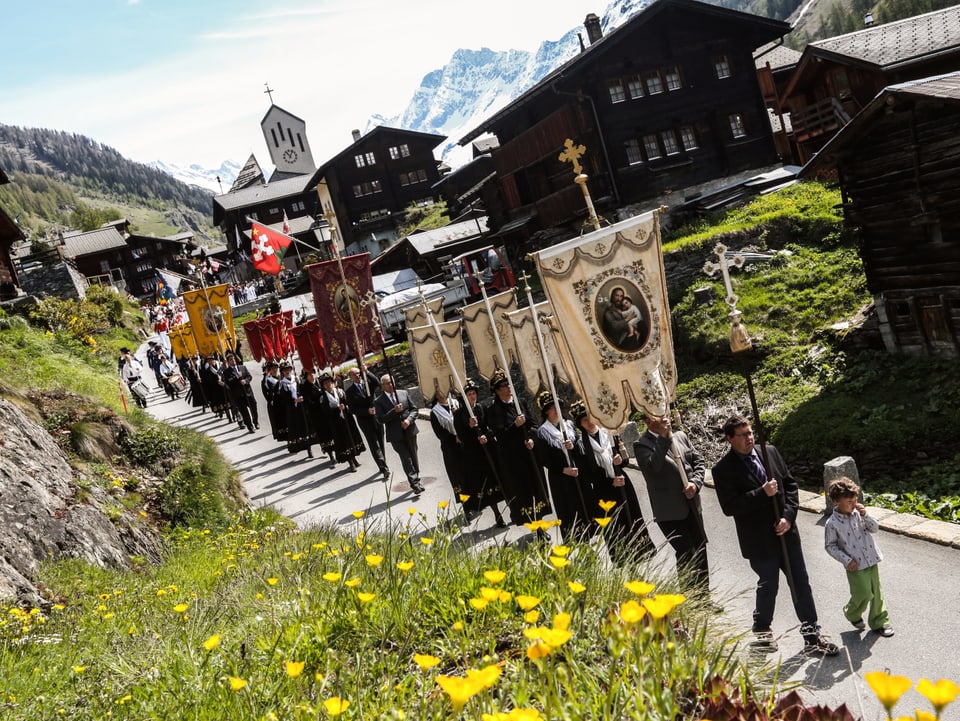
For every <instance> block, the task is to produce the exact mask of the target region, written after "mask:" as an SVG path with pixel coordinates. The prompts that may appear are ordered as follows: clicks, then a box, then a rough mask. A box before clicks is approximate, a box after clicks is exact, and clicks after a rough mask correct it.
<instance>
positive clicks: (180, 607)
mask: <svg viewBox="0 0 960 721" xmlns="http://www.w3.org/2000/svg"><path fill="white" fill-rule="evenodd" d="M188 608H190V607H189V606H188V605H187V604H185V603H178V604H177V605H176V606H174V607H173V610H174V611H176V612H177V613H183V612H184V611H186V610H187V609H188Z"/></svg>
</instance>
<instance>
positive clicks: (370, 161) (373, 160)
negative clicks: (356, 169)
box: [363, 153, 377, 165]
mask: <svg viewBox="0 0 960 721" xmlns="http://www.w3.org/2000/svg"><path fill="white" fill-rule="evenodd" d="M363 157H364V159H365V160H366V161H367V165H373V164H374V163H376V162H377V156H376V155H374V154H373V153H364V154H363Z"/></svg>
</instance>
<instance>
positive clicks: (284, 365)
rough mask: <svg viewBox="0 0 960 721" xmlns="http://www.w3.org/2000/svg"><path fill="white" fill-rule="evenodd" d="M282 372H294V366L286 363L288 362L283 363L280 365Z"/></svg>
mask: <svg viewBox="0 0 960 721" xmlns="http://www.w3.org/2000/svg"><path fill="white" fill-rule="evenodd" d="M280 370H282V371H289V370H293V365H291V364H290V363H286V362H284V363H281V364H280Z"/></svg>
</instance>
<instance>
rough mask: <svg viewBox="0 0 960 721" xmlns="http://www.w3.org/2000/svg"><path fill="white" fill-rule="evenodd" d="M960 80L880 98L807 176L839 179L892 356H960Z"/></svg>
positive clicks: (956, 76) (906, 87) (898, 88)
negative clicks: (833, 174) (912, 354)
mask: <svg viewBox="0 0 960 721" xmlns="http://www.w3.org/2000/svg"><path fill="white" fill-rule="evenodd" d="M958 127H960V72H955V73H950V74H947V75H941V76H935V77H931V78H924V79H921V80H912V81H908V82H906V83H901V84H898V85H892V86H890V87H888V88H886V89H884V90H883V91H882V92H880V93H879V94H878V95H877V96H876V97H875V98H874V99H873V100H872V101H871V102H870V103H868V104H867V106H866V107H865V108H864V109H863V110H861V111H860V112H859V113H858V114H857V115H856V116H855V117H854V118H853V119H852V120H851V121H850V122H849V123H847V124H846V125H845V126H844V127H843V129H842V130H841V131H840V132H839V133H837V135H836V136H834V137H833V138H832V139H831V140H830V141H829V142H828V143H827V144H826V145H825V146H824V147H823V148H822V150H821V151H820V152H819V153H818V154H817V155H816V156H815V157H814V158H813V160H811V161H810V162H809V163H808V164H807V165H806V166H804V168H803V171H802V175H804V176H806V177H813V176H816V175H818V174H822V173H825V172H830V173H833V172H836V174H837V176H838V177H839V180H840V186H841V189H842V192H843V211H844V215H845V216H846V218H847V219H848V220H849V222H851V223H853V224H855V225H857V226H859V228H860V232H861V250H860V253H861V256H862V258H863V267H864V271H865V273H866V278H867V286H868V288H869V290H870V292H871V293H872V294H873V298H874V304H875V307H876V313H877V318H878V321H879V325H880V332H881V335H882V337H883V341H884V345H885V346H886V348H887V350H889V351H891V352H904V353H915V354H930V355H936V354H940V355H953V356H956V355H960V173H958V172H957V169H958V167H960V135H958V133H957V128H958Z"/></svg>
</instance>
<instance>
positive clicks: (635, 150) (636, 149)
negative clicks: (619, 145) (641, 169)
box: [623, 138, 643, 165]
mask: <svg viewBox="0 0 960 721" xmlns="http://www.w3.org/2000/svg"><path fill="white" fill-rule="evenodd" d="M623 149H624V150H625V151H626V153H627V162H628V163H629V164H630V165H636V164H637V163H642V162H643V155H641V153H640V142H639V141H638V140H637V139H636V138H630V139H629V140H627V141H626V142H624V144H623Z"/></svg>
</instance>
